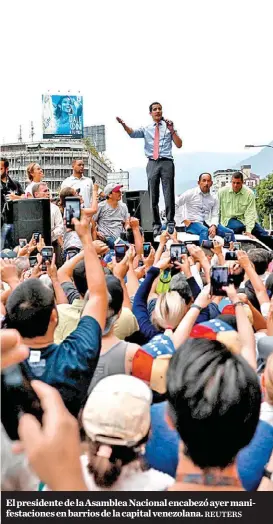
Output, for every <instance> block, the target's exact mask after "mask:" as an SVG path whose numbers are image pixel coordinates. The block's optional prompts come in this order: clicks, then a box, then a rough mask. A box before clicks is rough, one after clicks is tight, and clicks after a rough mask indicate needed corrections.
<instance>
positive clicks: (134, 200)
mask: <svg viewBox="0 0 273 524" xmlns="http://www.w3.org/2000/svg"><path fill="white" fill-rule="evenodd" d="M123 202H124V203H125V204H126V205H127V207H128V211H129V214H130V215H131V217H136V218H138V219H139V221H140V225H141V226H142V227H143V230H144V231H152V229H153V215H152V210H151V206H150V198H149V193H148V191H147V190H140V191H126V192H125V193H124V196H123Z"/></svg>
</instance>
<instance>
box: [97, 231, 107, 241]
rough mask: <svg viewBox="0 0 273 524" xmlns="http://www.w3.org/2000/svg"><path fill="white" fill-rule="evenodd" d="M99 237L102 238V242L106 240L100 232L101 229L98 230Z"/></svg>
mask: <svg viewBox="0 0 273 524" xmlns="http://www.w3.org/2000/svg"><path fill="white" fill-rule="evenodd" d="M97 237H98V239H99V240H102V242H104V241H105V236H104V235H103V234H102V233H100V232H99V231H97Z"/></svg>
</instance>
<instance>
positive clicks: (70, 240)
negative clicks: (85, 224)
mask: <svg viewBox="0 0 273 524" xmlns="http://www.w3.org/2000/svg"><path fill="white" fill-rule="evenodd" d="M71 247H76V248H77V249H82V243H81V240H80V237H79V235H78V234H77V233H76V231H65V233H64V245H63V248H64V250H66V249H69V248H71Z"/></svg>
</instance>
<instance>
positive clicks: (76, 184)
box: [61, 175, 93, 207]
mask: <svg viewBox="0 0 273 524" xmlns="http://www.w3.org/2000/svg"><path fill="white" fill-rule="evenodd" d="M64 187H73V188H74V189H75V190H76V191H77V189H79V190H80V195H81V196H82V198H83V201H84V205H85V207H90V202H91V198H92V193H93V182H92V180H91V178H89V177H87V176H82V177H81V178H77V177H76V176H74V175H71V176H69V177H68V178H65V179H64V181H63V182H62V185H61V190H62V189H63V188H64Z"/></svg>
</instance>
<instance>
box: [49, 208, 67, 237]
mask: <svg viewBox="0 0 273 524" xmlns="http://www.w3.org/2000/svg"><path fill="white" fill-rule="evenodd" d="M50 215H51V241H52V242H54V241H55V240H57V238H58V237H61V236H63V234H64V223H63V217H62V214H61V211H60V210H59V208H58V206H56V204H52V203H51V202H50Z"/></svg>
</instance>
